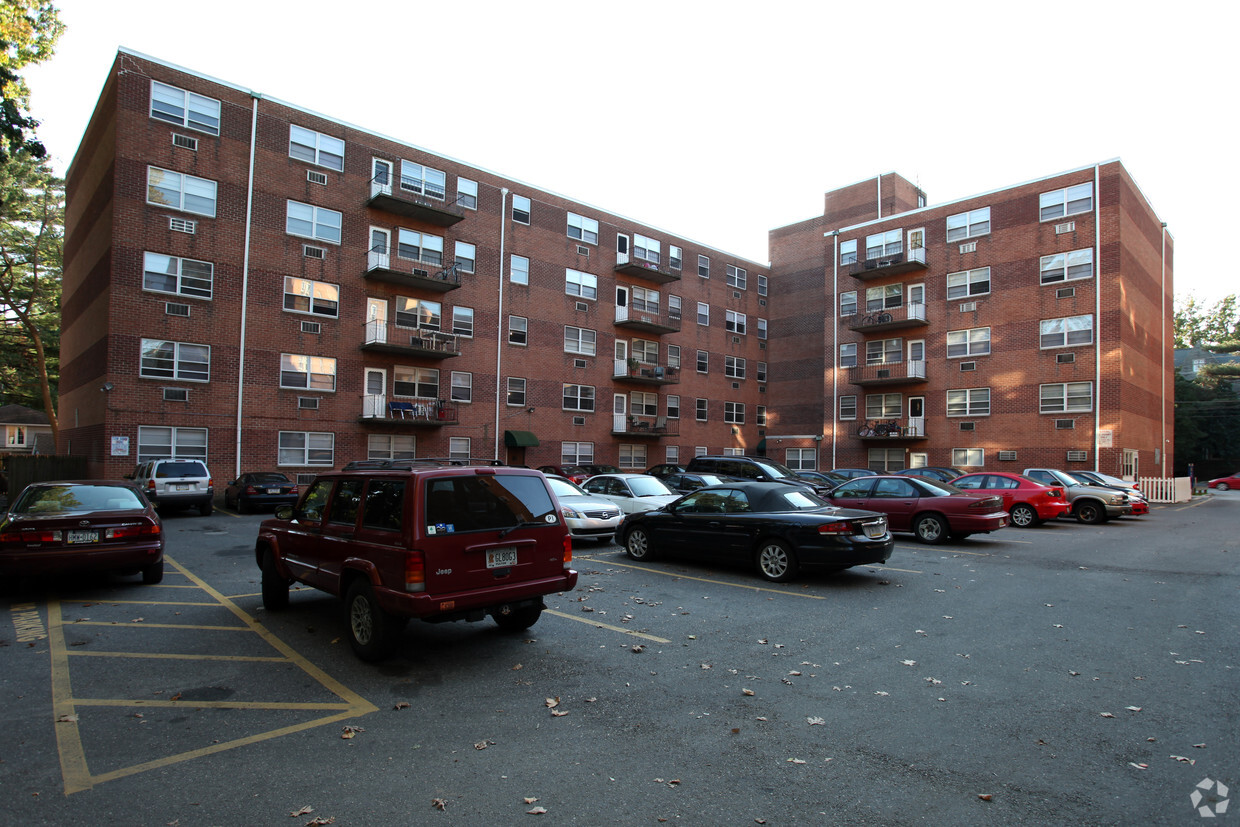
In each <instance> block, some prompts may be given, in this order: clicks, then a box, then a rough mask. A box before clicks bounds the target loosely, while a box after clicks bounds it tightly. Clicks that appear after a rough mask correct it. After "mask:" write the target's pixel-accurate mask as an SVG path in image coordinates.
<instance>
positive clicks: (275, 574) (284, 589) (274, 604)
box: [263, 551, 289, 612]
mask: <svg viewBox="0 0 1240 827" xmlns="http://www.w3.org/2000/svg"><path fill="white" fill-rule="evenodd" d="M288 587H289V582H288V579H287V578H284V577H281V576H280V572H279V571H277V570H276V558H275V557H274V556H272V554H271V552H270V551H266V552H263V608H264V609H266V610H267V611H269V612H278V611H281V610H282V609H287V608H288Z"/></svg>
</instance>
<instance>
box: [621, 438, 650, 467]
mask: <svg viewBox="0 0 1240 827" xmlns="http://www.w3.org/2000/svg"><path fill="white" fill-rule="evenodd" d="M619 462H620V467H621V468H636V469H638V470H641V469H643V468H645V467H646V446H645V445H625V444H621V445H620V460H619Z"/></svg>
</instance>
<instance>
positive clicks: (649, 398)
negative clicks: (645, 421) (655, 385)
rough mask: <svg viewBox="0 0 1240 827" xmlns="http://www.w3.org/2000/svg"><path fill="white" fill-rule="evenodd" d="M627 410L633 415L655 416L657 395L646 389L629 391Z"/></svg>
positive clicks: (657, 406) (657, 408)
mask: <svg viewBox="0 0 1240 827" xmlns="http://www.w3.org/2000/svg"><path fill="white" fill-rule="evenodd" d="M629 411H630V413H632V414H633V415H634V416H657V415H658V413H659V395H658V394H657V393H648V392H646V391H632V392H631V393H629Z"/></svg>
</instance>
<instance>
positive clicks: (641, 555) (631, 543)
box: [624, 528, 656, 560]
mask: <svg viewBox="0 0 1240 827" xmlns="http://www.w3.org/2000/svg"><path fill="white" fill-rule="evenodd" d="M624 551H625V553H626V554H628V555H629V557H630V558H631V559H633V560H653V559H655V556H656V555H655V551H654V543H652V542H651V541H650V535H649V534H648V533H647V532H646V529H644V528H635V529H633V530H632V531H630V532H629V533H628V535H627V536H626V537H625V538H624Z"/></svg>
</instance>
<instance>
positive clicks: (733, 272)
mask: <svg viewBox="0 0 1240 827" xmlns="http://www.w3.org/2000/svg"><path fill="white" fill-rule="evenodd" d="M724 281H726V282H727V285H728V287H735V288H736V289H737V290H744V289H746V287H745V285H746V284H748V282H749V273H748V272H747V271H746V270H745V269H744V268H742V267H737V266H736V265H735V264H729V265H727V266H726V267H725V272H724Z"/></svg>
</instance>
